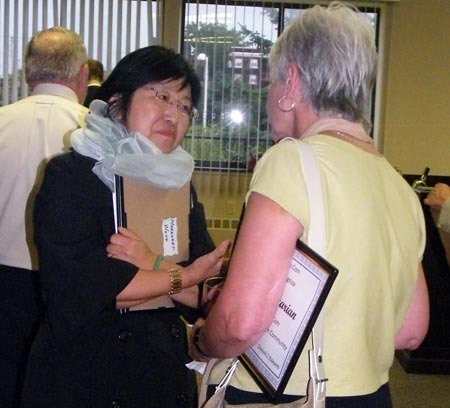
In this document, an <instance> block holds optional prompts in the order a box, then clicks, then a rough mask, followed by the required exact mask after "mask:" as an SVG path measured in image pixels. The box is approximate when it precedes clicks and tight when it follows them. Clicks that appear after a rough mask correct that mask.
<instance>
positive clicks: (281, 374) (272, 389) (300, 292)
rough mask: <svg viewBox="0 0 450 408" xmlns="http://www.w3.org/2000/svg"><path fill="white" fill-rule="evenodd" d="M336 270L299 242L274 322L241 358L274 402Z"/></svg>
mask: <svg viewBox="0 0 450 408" xmlns="http://www.w3.org/2000/svg"><path fill="white" fill-rule="evenodd" d="M337 273H338V270H337V269H336V268H335V267H334V266H333V265H331V264H330V263H329V262H327V261H326V260H325V259H323V258H322V257H321V256H319V255H318V254H317V253H316V252H314V251H313V250H312V249H311V248H309V247H308V246H307V245H306V244H304V243H303V242H301V241H300V240H299V241H297V246H296V250H295V252H294V255H293V256H292V262H291V267H290V269H289V274H288V277H287V281H286V286H285V289H284V292H283V295H282V297H281V299H280V301H279V304H278V309H277V312H276V314H275V317H274V319H273V322H272V324H271V325H270V327H269V328H268V329H267V330H266V332H265V334H264V335H263V336H262V337H261V338H260V339H259V340H258V342H257V343H256V344H255V345H254V346H253V347H251V348H250V349H248V350H247V351H246V352H245V353H244V354H242V355H241V356H240V357H239V359H240V361H241V362H242V363H243V365H244V366H245V367H246V369H247V370H248V371H249V372H250V374H251V375H252V377H253V378H254V379H255V381H256V382H257V383H258V385H259V386H260V388H261V389H262V390H263V392H264V393H265V394H266V395H267V397H268V398H269V399H270V400H271V401H272V402H276V401H277V399H278V397H279V396H280V395H282V394H283V391H284V389H285V388H286V384H287V382H288V380H289V378H290V376H291V374H292V371H293V370H294V367H295V364H296V363H297V360H298V358H299V356H300V354H301V352H302V351H303V348H304V346H305V344H306V341H307V339H308V337H309V335H310V333H311V331H312V328H313V326H314V324H315V321H316V319H317V316H318V315H319V313H320V311H321V309H322V306H323V304H324V302H325V299H326V297H327V295H328V293H329V291H330V289H331V286H332V285H333V282H334V280H335V278H336V276H337Z"/></svg>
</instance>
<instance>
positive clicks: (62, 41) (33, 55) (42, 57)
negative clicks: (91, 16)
mask: <svg viewBox="0 0 450 408" xmlns="http://www.w3.org/2000/svg"><path fill="white" fill-rule="evenodd" d="M86 62H87V53H86V47H85V45H84V43H83V39H82V38H81V37H80V36H79V35H78V34H76V33H75V32H73V31H71V30H68V29H66V28H63V27H52V28H49V29H46V30H42V31H39V32H37V33H36V34H35V35H34V36H33V37H32V38H31V40H30V42H29V43H28V46H27V49H26V51H25V76H26V79H27V81H28V82H29V81H37V82H54V81H55V80H56V81H67V82H73V81H74V80H75V79H76V78H77V76H78V74H79V72H80V69H81V67H82V65H84V64H86Z"/></svg>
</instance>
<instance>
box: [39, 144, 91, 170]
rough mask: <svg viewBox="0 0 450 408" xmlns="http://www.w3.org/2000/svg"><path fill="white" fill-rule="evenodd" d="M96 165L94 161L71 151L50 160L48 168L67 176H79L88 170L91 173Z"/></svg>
mask: <svg viewBox="0 0 450 408" xmlns="http://www.w3.org/2000/svg"><path fill="white" fill-rule="evenodd" d="M94 165H95V160H94V159H91V158H90V157H86V156H82V155H81V154H79V153H77V152H75V151H74V150H70V151H68V152H65V153H61V154H58V155H56V156H53V157H52V158H51V159H50V160H49V162H48V164H47V168H48V169H50V170H52V171H55V172H61V173H64V174H67V175H70V174H75V175H77V174H80V172H83V171H86V170H88V171H91V170H92V168H93V167H94Z"/></svg>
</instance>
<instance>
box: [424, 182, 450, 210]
mask: <svg viewBox="0 0 450 408" xmlns="http://www.w3.org/2000/svg"><path fill="white" fill-rule="evenodd" d="M449 198H450V186H448V185H447V184H444V183H437V184H436V185H435V186H434V187H433V188H432V190H431V191H430V192H429V193H428V195H427V197H426V198H425V200H423V202H424V203H425V204H426V205H429V206H430V207H431V208H433V209H436V210H440V209H442V206H443V205H444V203H445V202H446V201H447V200H448V199H449Z"/></svg>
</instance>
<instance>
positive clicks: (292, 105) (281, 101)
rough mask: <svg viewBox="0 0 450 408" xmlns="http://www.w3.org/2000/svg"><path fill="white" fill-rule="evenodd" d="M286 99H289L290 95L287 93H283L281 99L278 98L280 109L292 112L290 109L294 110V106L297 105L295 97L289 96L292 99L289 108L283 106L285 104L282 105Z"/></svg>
mask: <svg viewBox="0 0 450 408" xmlns="http://www.w3.org/2000/svg"><path fill="white" fill-rule="evenodd" d="M285 99H288V97H287V96H286V95H283V96H282V97H281V98H280V99H278V109H279V110H280V111H281V112H290V111H292V109H294V107H295V101H294V99H292V98H289V99H290V100H291V106H289V107H288V108H286V107H283V106H282V105H283V101H284V100H285Z"/></svg>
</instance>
